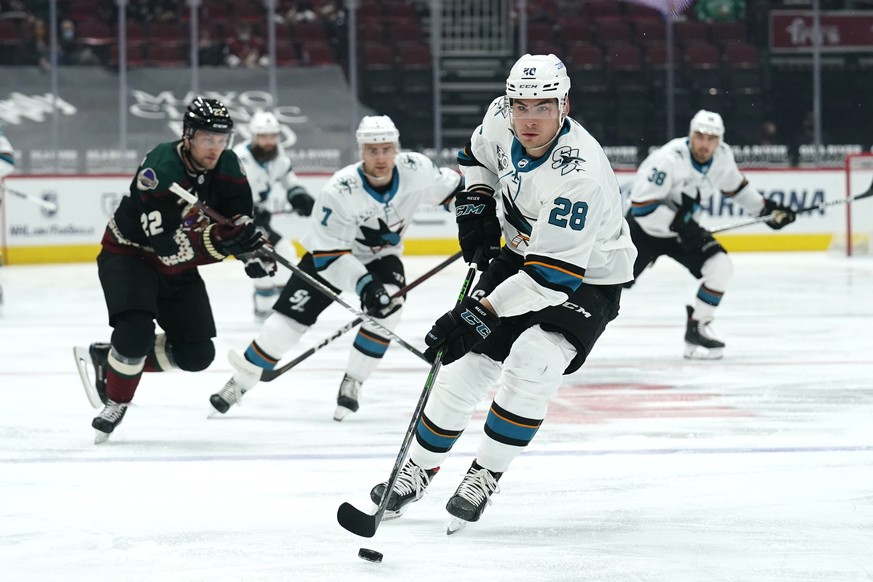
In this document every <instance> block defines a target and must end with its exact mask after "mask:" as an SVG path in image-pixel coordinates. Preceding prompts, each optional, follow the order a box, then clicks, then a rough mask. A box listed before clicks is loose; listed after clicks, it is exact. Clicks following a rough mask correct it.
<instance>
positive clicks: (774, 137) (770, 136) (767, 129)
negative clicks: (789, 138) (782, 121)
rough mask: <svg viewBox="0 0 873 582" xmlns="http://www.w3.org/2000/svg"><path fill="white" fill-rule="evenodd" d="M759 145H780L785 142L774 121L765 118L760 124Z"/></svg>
mask: <svg viewBox="0 0 873 582" xmlns="http://www.w3.org/2000/svg"><path fill="white" fill-rule="evenodd" d="M758 143H759V144H760V145H781V144H784V143H785V139H784V138H783V137H782V134H780V133H779V127H778V126H777V125H776V123H775V122H774V121H770V120H767V121H765V122H764V123H762V124H761V133H760V135H759V136H758Z"/></svg>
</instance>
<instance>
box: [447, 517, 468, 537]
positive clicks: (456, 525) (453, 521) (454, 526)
mask: <svg viewBox="0 0 873 582" xmlns="http://www.w3.org/2000/svg"><path fill="white" fill-rule="evenodd" d="M468 523H470V522H468V521H464V520H463V519H461V518H458V517H454V516H452V517H450V518H449V523H448V525H447V526H446V535H447V536H450V535H452V534H456V533H458V532H459V531H461V530H462V529H464V528H465V527H467V524H468Z"/></svg>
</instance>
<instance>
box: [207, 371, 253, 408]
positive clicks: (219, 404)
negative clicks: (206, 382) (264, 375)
mask: <svg viewBox="0 0 873 582" xmlns="http://www.w3.org/2000/svg"><path fill="white" fill-rule="evenodd" d="M246 392H248V389H247V388H244V387H243V386H242V385H240V383H239V382H237V381H236V380H235V379H234V378H231V379H230V380H228V381H227V384H225V385H224V387H223V388H222V389H221V390H219V391H218V392H216V393H215V394H213V395H212V396H210V397H209V403H210V404H212V408H213V409H214V410H213V411H212V412H211V413H210V416H212V415H214V414H215V413H216V412H218V413H220V414H224V413H225V412H227V411H228V410H230V407H231V406H233V405H234V404H238V403H239V402H240V400H242V397H243V394H245V393H246Z"/></svg>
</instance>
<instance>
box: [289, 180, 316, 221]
mask: <svg viewBox="0 0 873 582" xmlns="http://www.w3.org/2000/svg"><path fill="white" fill-rule="evenodd" d="M288 204H290V205H291V209H292V210H293V211H294V212H295V213H297V214H299V215H300V216H309V215H310V214H312V207H313V206H315V199H314V198H313V197H312V196H310V195H309V194H307V193H306V190H304V189H303V188H301V187H300V186H296V187H294V188H291V189H290V190H288Z"/></svg>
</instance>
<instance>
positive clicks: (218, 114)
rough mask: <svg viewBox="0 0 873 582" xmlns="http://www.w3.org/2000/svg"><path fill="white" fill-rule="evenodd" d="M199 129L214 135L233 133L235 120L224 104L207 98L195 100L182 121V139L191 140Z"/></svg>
mask: <svg viewBox="0 0 873 582" xmlns="http://www.w3.org/2000/svg"><path fill="white" fill-rule="evenodd" d="M198 129H202V130H203V131H210V132H212V133H232V132H233V119H231V118H230V113H229V112H228V111H227V107H225V106H224V103H222V102H221V101H219V100H218V99H207V98H205V97H197V98H196V99H194V101H192V102H191V103H190V104H189V105H188V110H187V111H186V112H185V117H184V118H183V119H182V137H187V138H189V139H190V138H192V137H194V132H195V131H197V130H198Z"/></svg>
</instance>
